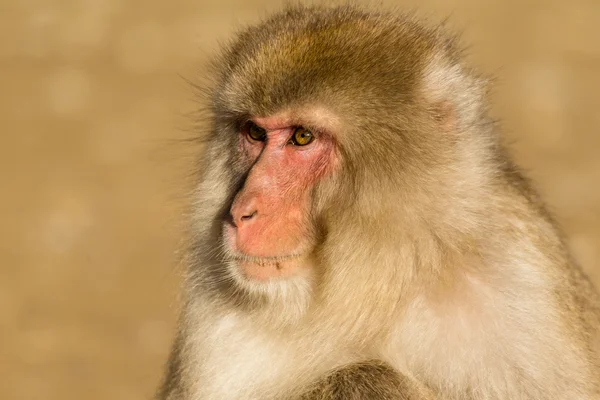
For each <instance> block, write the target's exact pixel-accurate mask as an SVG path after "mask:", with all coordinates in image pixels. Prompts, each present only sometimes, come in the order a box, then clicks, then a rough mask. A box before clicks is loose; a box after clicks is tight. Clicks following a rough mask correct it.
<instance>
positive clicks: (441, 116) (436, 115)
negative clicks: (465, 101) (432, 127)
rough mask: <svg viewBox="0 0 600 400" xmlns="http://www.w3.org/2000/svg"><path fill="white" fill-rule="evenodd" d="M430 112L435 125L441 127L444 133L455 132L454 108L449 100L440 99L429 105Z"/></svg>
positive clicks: (456, 126)
mask: <svg viewBox="0 0 600 400" xmlns="http://www.w3.org/2000/svg"><path fill="white" fill-rule="evenodd" d="M429 110H430V113H431V115H432V117H433V120H434V121H435V123H436V125H438V127H439V128H441V130H442V132H444V133H452V132H456V130H457V128H458V121H457V117H456V109H455V107H454V105H453V104H452V103H451V102H450V101H446V100H443V101H440V102H438V103H435V104H433V105H432V106H431V107H430V109H429Z"/></svg>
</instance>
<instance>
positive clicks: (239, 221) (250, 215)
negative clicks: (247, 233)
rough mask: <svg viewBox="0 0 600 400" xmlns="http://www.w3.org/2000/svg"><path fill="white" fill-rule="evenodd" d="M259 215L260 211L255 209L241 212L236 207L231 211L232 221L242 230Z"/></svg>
mask: <svg viewBox="0 0 600 400" xmlns="http://www.w3.org/2000/svg"><path fill="white" fill-rule="evenodd" d="M257 214H258V211H257V210H256V209H255V208H250V209H246V210H240V209H236V207H234V208H233V209H232V210H231V220H232V222H233V225H234V226H235V227H236V228H241V227H242V226H244V225H246V224H247V223H249V222H250V221H252V220H253V219H255V217H256V215H257Z"/></svg>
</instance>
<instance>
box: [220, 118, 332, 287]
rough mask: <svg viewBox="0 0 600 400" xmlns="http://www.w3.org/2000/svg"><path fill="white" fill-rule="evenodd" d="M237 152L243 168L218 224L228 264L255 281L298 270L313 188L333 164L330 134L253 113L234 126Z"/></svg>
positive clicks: (308, 244)
mask: <svg viewBox="0 0 600 400" xmlns="http://www.w3.org/2000/svg"><path fill="white" fill-rule="evenodd" d="M237 151H238V156H239V157H240V158H241V160H242V162H243V163H244V164H245V165H248V166H249V167H248V169H247V172H246V178H245V180H244V182H243V186H242V188H241V189H240V190H239V191H238V192H237V193H236V194H235V197H234V200H233V204H232V206H231V208H230V212H229V219H228V220H226V221H225V222H224V224H223V241H224V246H225V248H226V250H227V252H228V253H229V256H230V258H231V259H233V260H234V261H235V262H234V268H236V267H237V268H239V270H240V272H242V274H243V275H244V276H245V277H246V278H247V279H251V280H259V281H266V280H270V279H273V278H288V277H291V276H294V275H297V274H301V273H302V271H301V270H302V268H303V265H304V264H305V261H306V259H307V257H308V256H309V255H310V253H311V251H312V248H313V247H314V245H315V244H314V235H313V234H312V232H313V229H312V227H311V224H312V221H311V217H310V216H311V212H312V207H311V205H312V201H311V200H312V194H313V191H314V187H315V184H316V183H318V182H319V181H320V180H321V179H322V178H323V177H324V176H326V175H328V174H331V173H332V172H333V167H334V165H335V152H334V144H333V140H332V137H331V136H330V135H328V134H326V133H325V132H324V131H323V130H320V131H313V130H311V129H308V128H305V127H303V126H301V125H298V124H297V123H295V121H294V120H292V119H291V118H289V117H288V116H285V115H283V116H282V115H278V116H274V117H264V118H254V119H253V120H251V121H249V122H248V123H246V124H245V125H244V126H243V127H242V128H241V129H240V132H239V138H238V149H237Z"/></svg>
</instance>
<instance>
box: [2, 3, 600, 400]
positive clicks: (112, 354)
mask: <svg viewBox="0 0 600 400" xmlns="http://www.w3.org/2000/svg"><path fill="white" fill-rule="evenodd" d="M277 3H279V2H276V1H267V0H264V1H260V0H253V1H243V0H238V1H234V0H220V1H218V2H215V3H214V4H213V3H210V2H205V1H203V0H193V1H192V0H171V1H158V0H80V1H75V0H63V1H60V0H54V1H48V0H47V1H42V0H0V128H1V131H0V135H1V137H0V139H1V145H0V185H1V186H0V190H1V196H0V221H1V225H0V226H1V228H0V398H1V399H18V400H27V399H50V400H52V399H61V400H64V399H88V400H94V399H111V400H117V399H128V400H134V399H147V398H149V397H150V395H151V394H152V392H153V390H154V388H155V387H156V384H157V382H158V379H159V375H160V369H161V365H162V363H163V362H164V360H165V358H166V356H167V350H168V347H169V342H170V338H171V335H172V331H173V323H174V317H175V314H176V309H177V296H176V293H177V285H178V277H179V272H178V269H177V262H176V260H177V255H176V249H177V243H178V240H179V239H180V235H179V234H178V224H179V223H181V221H182V215H181V213H182V210H183V207H184V205H185V198H186V196H185V194H186V190H187V189H188V188H189V179H188V178H187V175H186V171H188V170H190V169H191V164H192V163H193V154H194V152H195V151H196V149H194V148H193V147H190V146H191V145H189V144H186V143H185V142H182V141H181V140H180V139H182V138H185V137H186V136H188V135H189V134H188V133H187V132H186V129H187V128H189V127H190V126H191V125H192V123H191V122H192V121H191V120H190V119H188V118H187V117H186V116H185V115H186V113H188V112H190V111H192V110H194V108H195V106H196V105H195V103H194V102H193V96H192V92H191V90H190V89H189V87H188V86H187V85H186V83H184V81H183V80H182V79H181V77H180V75H182V76H183V77H186V78H189V79H192V80H194V79H195V77H197V76H199V72H200V71H201V70H202V64H203V61H204V60H205V59H206V57H207V55H208V54H211V53H212V52H213V51H214V49H215V48H216V47H217V45H218V43H219V41H223V40H225V39H226V38H227V37H228V34H229V33H230V32H231V31H232V29H234V28H235V27H236V26H239V25H240V24H241V23H245V22H249V21H255V20H256V19H257V18H258V17H259V16H261V15H264V14H265V13H267V12H268V11H269V10H273V9H275V8H277V5H278V4H277ZM389 3H391V2H389ZM417 3H419V2H417V1H413V2H412V3H406V2H405V3H404V4H413V5H414V4H417ZM420 3H421V5H420V9H421V10H422V11H423V12H424V13H425V14H427V15H430V16H432V17H434V18H438V19H439V18H443V17H446V16H451V25H452V26H453V27H455V28H458V29H460V30H462V31H464V38H465V42H466V43H467V44H469V45H470V53H471V54H472V57H471V58H472V60H473V62H474V63H475V64H476V65H478V66H479V67H481V68H482V69H483V70H484V71H485V72H487V73H492V74H494V75H495V76H496V77H497V78H498V79H497V81H496V85H495V86H496V88H495V94H494V98H493V101H494V114H495V115H496V116H498V117H501V118H502V119H503V126H504V129H505V132H506V134H507V135H508V136H509V137H510V138H511V139H512V140H514V148H515V152H516V154H517V157H518V159H519V160H520V161H521V163H522V164H523V165H524V166H525V167H527V168H528V169H530V171H531V175H532V176H533V177H534V178H535V179H537V181H538V183H539V186H540V188H541V190H542V191H543V193H544V194H545V196H546V197H547V199H548V200H549V202H550V204H551V206H552V208H553V210H554V211H555V213H556V214H557V216H558V219H559V220H560V221H561V223H563V225H564V227H565V229H566V231H567V233H568V234H569V237H570V241H571V244H572V246H573V249H574V251H575V253H576V256H577V257H578V259H579V260H580V261H581V263H582V264H583V266H584V267H585V269H586V270H587V271H588V272H589V273H590V274H591V275H592V276H593V277H594V280H595V281H596V282H597V283H600V257H599V255H600V156H599V150H600V112H599V111H598V108H599V107H600V1H598V0H588V1H586V0H571V1H549V0H540V1H524V0H495V1H491V0H490V1H484V0H454V1H422V2H420ZM396 4H402V3H398V2H397V3H396Z"/></svg>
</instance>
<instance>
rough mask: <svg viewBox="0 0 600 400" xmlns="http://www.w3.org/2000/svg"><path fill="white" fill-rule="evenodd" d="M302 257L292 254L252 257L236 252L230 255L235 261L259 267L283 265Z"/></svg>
mask: <svg viewBox="0 0 600 400" xmlns="http://www.w3.org/2000/svg"><path fill="white" fill-rule="evenodd" d="M300 257H302V253H292V254H288V255H283V256H251V255H248V254H244V253H240V252H235V253H233V254H231V255H230V258H231V259H232V260H233V261H238V262H244V263H253V264H258V265H273V264H281V263H282V262H285V261H289V260H294V259H298V258H300Z"/></svg>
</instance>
